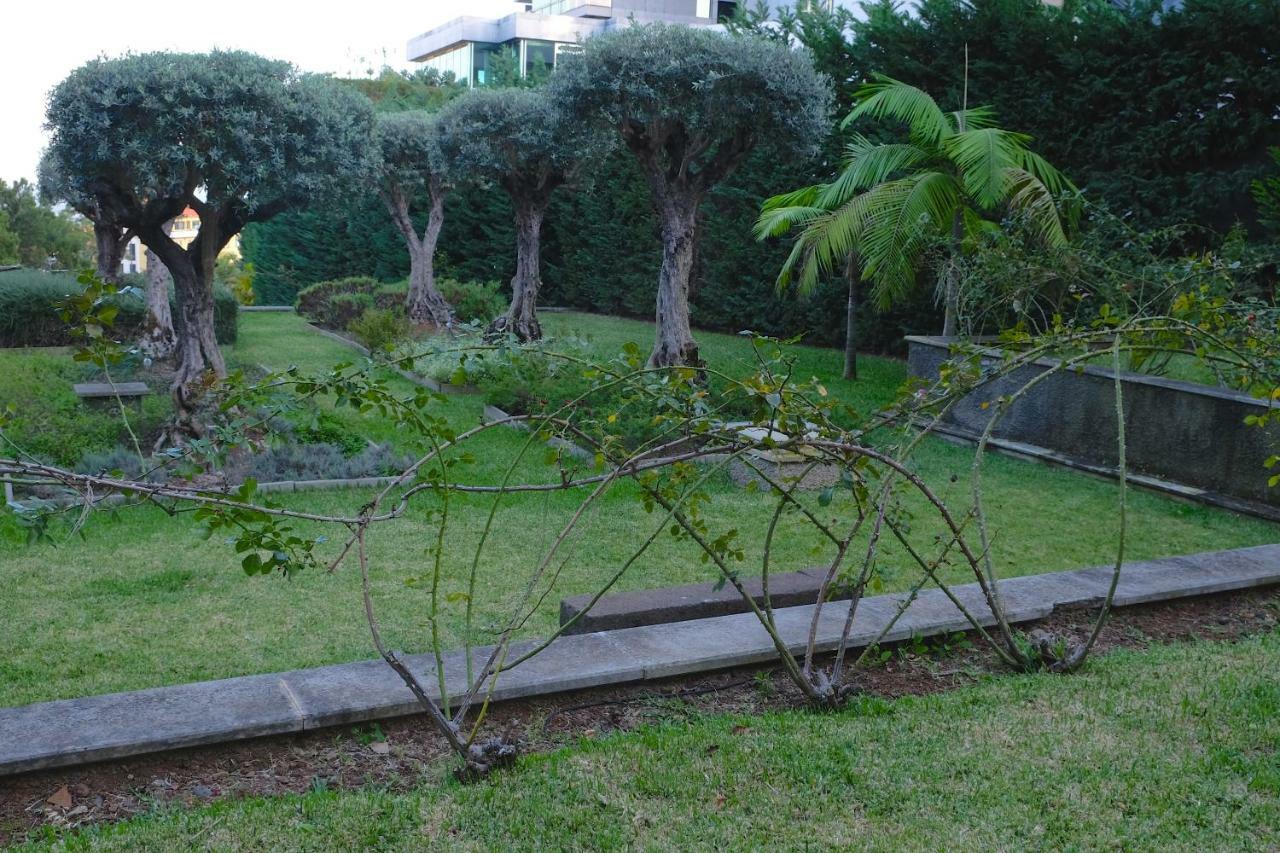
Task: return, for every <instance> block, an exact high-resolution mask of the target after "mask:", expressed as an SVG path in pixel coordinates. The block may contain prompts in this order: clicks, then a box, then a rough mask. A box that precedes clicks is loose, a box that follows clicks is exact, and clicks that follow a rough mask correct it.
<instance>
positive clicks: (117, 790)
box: [0, 588, 1280, 843]
mask: <svg viewBox="0 0 1280 853" xmlns="http://www.w3.org/2000/svg"><path fill="white" fill-rule="evenodd" d="M1093 617H1094V611H1090V610H1083V609H1081V610H1067V611H1060V612H1057V613H1055V614H1053V616H1051V617H1050V618H1048V619H1045V620H1042V621H1041V622H1039V623H1036V624H1034V625H1028V626H1023V628H1024V630H1031V629H1037V628H1038V629H1040V630H1043V631H1047V632H1050V633H1054V634H1058V635H1062V636H1066V637H1070V638H1074V639H1083V638H1084V637H1085V636H1086V635H1087V633H1088V631H1089V630H1090V629H1091V628H1092V620H1093ZM1277 624H1280V589H1275V588H1272V589H1257V590H1247V591H1243V592H1236V593H1226V594H1222V595H1216V596H1208V597H1202V598H1197V599H1187V600H1183V601H1174V602H1162V603H1159V604H1150V605H1142V606H1138V607H1130V608H1125V609H1122V610H1118V611H1116V612H1115V613H1114V614H1113V616H1112V618H1111V619H1110V620H1109V622H1108V624H1107V626H1106V628H1105V629H1104V631H1103V633H1102V635H1101V637H1100V638H1099V642H1098V645H1097V647H1096V651H1095V654H1106V653H1107V652H1108V651H1110V650H1113V649H1117V648H1134V647H1143V646H1147V645H1150V644H1153V643H1168V642H1178V641H1185V640H1189V639H1192V638H1203V639H1209V640H1217V641H1224V642H1230V641H1233V640H1236V639H1237V638H1240V637H1243V636H1247V635H1250V634H1256V633H1261V632H1265V631H1269V630H1272V629H1274V628H1275V627H1276V626H1277ZM964 640H968V641H969V642H968V643H966V642H964ZM891 651H892V654H890V655H889V656H888V659H887V660H885V661H884V662H883V663H879V664H877V665H876V666H873V667H871V668H867V669H863V670H862V671H860V672H859V673H858V674H857V676H856V681H857V686H858V689H859V690H860V691H862V692H864V693H867V694H872V695H875V696H881V697H886V698H894V697H899V696H907V695H923V694H929V693H937V692H940V691H944V690H952V689H955V688H957V687H961V686H964V685H966V684H970V683H972V682H973V681H974V680H975V679H977V678H979V677H981V676H982V675H983V674H986V673H996V672H1001V671H1002V666H1001V664H1000V662H999V660H998V658H997V657H996V656H995V654H994V653H993V652H992V651H991V650H990V649H988V648H985V647H984V646H983V645H982V644H981V640H980V639H979V638H978V637H977V636H976V635H974V634H965V635H960V634H957V635H955V636H953V637H950V638H945V639H942V640H938V639H934V640H931V641H928V642H925V643H911V642H909V643H903V644H899V645H898V646H897V647H895V648H893V649H892V650H891ZM1066 677H1069V676H1066ZM802 705H803V699H802V697H801V695H800V694H799V692H798V691H797V690H796V689H795V687H794V686H793V685H792V684H791V683H790V681H788V680H787V678H786V676H785V674H783V673H782V672H781V670H780V669H778V668H776V667H768V666H758V667H752V668H743V669H735V670H726V671H722V672H716V673H711V674H698V675H692V676H685V677H679V678H672V679H667V680H664V681H656V682H649V683H646V684H639V685H630V686H624V687H616V688H601V689H594V690H583V691H578V692H576V693H567V694H559V695H556V696H547V697H540V698H536V699H531V700H524V701H515V702H507V703H502V704H500V705H497V706H495V707H494V708H493V709H492V710H491V713H490V716H489V718H488V719H487V720H486V722H485V728H486V731H487V732H489V733H492V734H502V735H503V736H505V737H506V738H507V739H509V740H512V741H514V742H517V743H519V744H520V749H521V750H522V751H523V752H525V753H530V752H540V751H546V750H551V749H555V748H557V747H558V746H560V745H563V744H564V743H566V742H567V741H570V740H572V739H574V738H578V737H587V738H590V737H596V736H599V735H601V734H604V733H607V732H613V731H628V730H631V729H634V728H636V727H638V726H642V725H645V724H647V723H653V722H659V721H670V720H678V719H680V718H682V717H687V716H694V715H698V714H703V713H732V714H744V715H749V714H759V713H762V712H765V711H771V710H778V709H786V708H796V707H800V706H802ZM453 766H454V765H453V760H452V758H451V756H450V755H449V754H448V752H447V750H446V748H445V745H444V743H443V741H442V740H441V739H440V737H439V736H437V735H436V734H435V733H434V731H433V730H432V729H431V728H430V724H429V723H428V722H427V720H426V719H425V717H422V716H412V717H404V718H399V719H394V720H385V721H382V722H380V723H376V724H366V725H362V726H354V727H352V726H345V727H337V728H331V729H323V730H318V731H314V732H308V733H305V734H298V735H285V736H278V737H267V738H259V739H256V740H251V741H241V742H238V743H230V744H222V745H218V746H211V747H198V748H193V749H186V750H180V751H174V752H167V753H160V754H156V755H149V756H141V757H137V758H131V759H125V760H120V761H111V762H104V763H100V764H94V765H87V766H83V767H75V768H70V769H64V770H51V771H41V772H36V773H28V774H24V775H21V776H16V777H10V778H5V779H0V843H12V842H18V841H21V840H22V839H23V838H25V837H26V836H27V835H28V834H29V833H30V832H32V831H33V830H36V829H38V828H40V827H44V826H48V827H52V828H59V829H66V828H75V827H80V826H85V825H88V824H93V823H100V822H111V821H118V820H125V819H128V818H130V817H133V816H136V815H139V814H143V813H145V812H148V811H150V810H152V809H154V808H155V807H157V806H159V805H181V806H194V805H199V804H203V803H208V802H212V801H215V800H220V799H226V798H236V797H247V796H258V795H278V794H285V793H300V792H305V791H308V790H314V789H329V790H343V789H354V788H359V787H362V786H367V785H376V786H379V787H380V788H384V789H388V790H393V791H394V790H409V789H411V788H413V787H415V786H420V785H424V784H440V783H441V782H442V781H443V780H444V779H446V778H447V776H448V773H449V772H450V771H451V770H452V768H453Z"/></svg>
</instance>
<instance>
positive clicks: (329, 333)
mask: <svg viewBox="0 0 1280 853" xmlns="http://www.w3.org/2000/svg"><path fill="white" fill-rule="evenodd" d="M307 325H308V326H310V327H311V329H312V330H313V331H316V332H319V333H320V334H322V335H324V336H325V337H326V338H330V339H332V340H335V341H337V342H338V343H340V344H345V345H346V346H349V347H351V348H352V349H355V350H359V351H360V352H361V353H363V354H364V355H366V356H367V355H371V353H370V352H369V348H368V347H366V346H365V345H364V344H362V343H360V342H359V341H353V340H351V338H348V337H346V336H345V335H340V334H338V333H337V332H335V331H333V330H332V329H325V328H322V327H321V326H317V325H316V324H315V323H311V322H308V323H307ZM388 367H391V369H392V370H394V371H395V372H396V373H398V374H400V378H402V379H404V380H406V381H408V382H412V383H413V384H414V385H420V386H422V387H423V388H426V389H427V390H428V391H435V392H436V393H437V394H478V393H480V389H479V388H477V387H476V386H474V385H453V384H451V383H449V382H438V381H436V380H435V379H432V378H431V377H430V376H420V375H419V374H417V373H410V372H409V371H407V370H401V369H400V368H399V367H393V366H391V365H388Z"/></svg>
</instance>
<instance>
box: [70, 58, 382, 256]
mask: <svg viewBox="0 0 1280 853" xmlns="http://www.w3.org/2000/svg"><path fill="white" fill-rule="evenodd" d="M46 119H47V121H46V127H47V128H48V129H49V130H50V131H51V133H52V141H51V144H50V155H51V157H53V158H56V162H58V163H60V164H61V169H62V172H63V174H64V179H63V181H62V182H61V183H62V185H63V188H64V191H65V193H66V194H67V195H68V197H71V198H74V197H76V196H91V197H94V198H97V199H99V200H100V202H101V203H103V204H105V205H107V206H110V207H112V208H114V209H116V211H117V215H118V218H120V219H122V220H137V219H141V218H144V217H145V218H146V219H147V220H149V221H153V222H162V221H165V220H167V219H168V218H171V217H172V216H173V215H175V214H176V213H179V212H181V210H182V207H183V206H185V204H186V203H187V202H188V201H189V200H190V199H191V198H192V197H193V196H194V194H195V193H196V191H197V190H199V191H200V197H201V198H203V199H206V200H207V201H208V202H209V203H210V204H211V205H212V206H214V207H217V208H224V207H225V208H226V211H225V212H224V213H222V217H223V218H225V221H224V222H222V223H221V227H220V230H221V231H222V232H223V234H224V235H227V236H229V235H230V234H234V233H235V231H237V230H239V227H243V225H244V224H245V223H247V222H250V221H254V220H258V219H265V218H268V217H270V216H271V215H273V214H274V213H277V212H279V211H280V210H283V209H286V208H288V207H292V206H295V205H300V204H304V203H307V202H310V201H312V200H314V199H316V198H318V197H322V196H325V195H328V194H332V193H336V192H338V191H341V190H344V189H346V188H348V187H349V185H350V183H351V181H352V179H353V178H357V177H360V176H362V175H363V174H364V173H366V171H367V169H368V167H369V145H368V141H369V138H370V133H371V128H372V124H373V109H372V106H371V105H370V104H369V102H368V100H367V99H366V98H364V97H363V96H361V95H360V94H358V93H356V92H354V91H351V90H349V89H346V88H344V87H341V86H339V85H337V84H335V83H334V82H332V81H331V80H329V79H327V78H324V77H317V76H314V75H304V74H301V73H299V72H298V71H297V69H295V68H294V67H293V66H292V65H290V64H289V63H286V62H279V61H275V60H269V59H265V58H263V57H260V56H255V55H254V54H250V53H244V52H228V51H214V52H212V53H207V54H190V53H145V54H136V55H129V56H125V57H122V58H119V59H96V60H93V61H91V62H89V63H86V64H85V65H83V66H81V67H80V68H77V69H76V70H75V71H73V72H72V73H71V74H70V75H69V76H68V77H67V78H66V79H65V80H63V81H62V82H61V83H60V84H59V85H58V86H57V87H56V88H55V89H54V90H53V93H52V94H51V96H50V98H49V106H48V111H47V115H46ZM130 224H132V223H130Z"/></svg>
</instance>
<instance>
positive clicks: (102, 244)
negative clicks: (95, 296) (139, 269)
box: [93, 222, 133, 284]
mask: <svg viewBox="0 0 1280 853" xmlns="http://www.w3.org/2000/svg"><path fill="white" fill-rule="evenodd" d="M132 238H133V232H132V231H126V230H125V229H123V228H121V227H119V226H118V225H110V224H108V223H105V222H94V223H93V243H94V249H95V250H96V251H95V259H96V262H97V268H98V270H97V271H98V278H100V279H102V280H103V281H105V282H108V283H110V284H119V283H120V261H121V259H122V258H123V257H124V247H125V246H126V245H128V243H129V240H131V239H132Z"/></svg>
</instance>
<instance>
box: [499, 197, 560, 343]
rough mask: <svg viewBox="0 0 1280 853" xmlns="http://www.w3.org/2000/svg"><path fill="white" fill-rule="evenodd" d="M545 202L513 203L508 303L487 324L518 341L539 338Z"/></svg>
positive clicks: (540, 331)
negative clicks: (513, 237)
mask: <svg viewBox="0 0 1280 853" xmlns="http://www.w3.org/2000/svg"><path fill="white" fill-rule="evenodd" d="M545 212H546V205H545V203H537V202H528V201H526V202H523V203H521V202H517V203H516V274H515V276H513V277H512V279H511V305H510V306H508V307H507V313H505V314H503V315H502V316H501V317H498V318H496V319H495V320H494V321H493V322H492V323H490V324H489V332H488V333H489V335H491V336H495V335H505V334H511V335H515V336H516V338H518V339H519V340H521V341H537V340H541V339H542V325H541V324H540V323H539V322H538V291H539V290H540V289H541V287H542V218H543V214H544V213H545Z"/></svg>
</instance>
